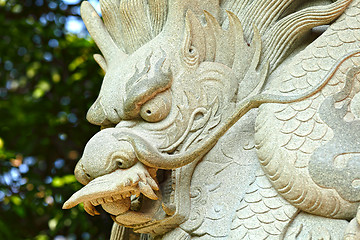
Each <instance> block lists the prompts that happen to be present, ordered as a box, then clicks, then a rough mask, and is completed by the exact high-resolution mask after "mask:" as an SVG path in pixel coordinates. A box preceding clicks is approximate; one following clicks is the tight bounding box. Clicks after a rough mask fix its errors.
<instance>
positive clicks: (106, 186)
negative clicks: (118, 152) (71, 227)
mask: <svg viewBox="0 0 360 240" xmlns="http://www.w3.org/2000/svg"><path fill="white" fill-rule="evenodd" d="M157 190H159V186H158V184H157V183H156V181H155V180H154V179H153V178H152V177H151V176H150V174H149V173H148V171H147V169H146V168H145V166H144V165H142V163H140V162H138V163H136V164H135V165H134V166H132V167H131V168H129V169H118V170H116V171H114V172H112V173H109V174H106V175H103V176H101V177H98V178H95V179H94V180H92V181H90V182H89V183H88V184H87V185H86V186H84V187H83V188H81V189H80V190H79V191H77V192H75V193H74V194H73V195H72V196H71V197H70V198H69V199H68V200H67V201H66V202H65V203H64V205H63V209H69V208H72V207H75V206H76V205H77V204H79V203H82V202H83V203H87V205H89V204H91V205H93V206H96V205H100V204H104V203H111V202H114V201H119V200H123V199H126V198H130V197H131V196H132V195H135V196H139V195H140V193H142V194H143V195H145V196H146V197H148V198H150V199H152V200H157V199H158V196H157V195H156V193H155V192H154V191H157Z"/></svg>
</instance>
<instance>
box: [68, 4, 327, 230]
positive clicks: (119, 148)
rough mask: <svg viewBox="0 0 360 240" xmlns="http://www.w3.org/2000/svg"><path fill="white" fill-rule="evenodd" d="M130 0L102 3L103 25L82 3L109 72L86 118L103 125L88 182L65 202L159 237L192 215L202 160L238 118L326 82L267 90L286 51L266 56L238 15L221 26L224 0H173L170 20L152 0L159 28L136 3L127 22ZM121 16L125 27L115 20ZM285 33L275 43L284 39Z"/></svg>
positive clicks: (83, 166) (79, 171) (84, 173)
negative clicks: (293, 90)
mask: <svg viewBox="0 0 360 240" xmlns="http://www.w3.org/2000/svg"><path fill="white" fill-rule="evenodd" d="M131 2H137V1H115V0H114V1H113V0H103V1H101V4H102V11H103V19H104V23H105V24H104V23H103V22H102V21H101V19H100V18H99V16H98V15H97V13H96V12H95V10H94V9H93V8H92V7H91V5H90V4H89V3H88V2H84V3H83V4H82V7H81V13H82V17H83V19H84V22H85V24H86V26H87V28H88V30H89V32H90V34H91V35H92V37H93V38H94V40H95V42H96V44H97V45H98V46H99V48H100V50H101V52H102V54H103V56H101V55H98V54H97V55H95V60H96V61H97V62H98V63H99V65H100V66H101V67H102V69H103V70H104V71H105V78H104V81H103V84H102V87H101V90H100V94H99V96H98V98H97V100H96V101H95V103H94V104H93V105H92V107H91V108H90V110H89V112H88V114H87V119H88V121H89V122H91V123H93V124H97V125H100V126H102V127H103V128H106V129H104V130H102V131H100V132H98V133H97V134H95V135H94V136H93V137H92V138H91V139H90V141H89V142H88V143H87V145H86V147H85V150H84V153H83V156H82V158H81V159H80V161H79V162H78V164H77V166H76V169H75V176H76V178H77V179H78V181H79V182H81V183H82V184H84V185H85V187H83V188H82V189H80V190H79V191H78V192H76V193H75V194H74V195H73V196H72V197H71V198H70V199H69V200H68V201H67V202H66V203H65V204H64V208H71V207H73V206H75V205H77V204H79V203H81V202H83V203H84V207H85V210H86V211H87V212H88V213H89V214H91V215H94V214H97V211H96V209H95V208H94V206H96V205H102V207H103V208H104V209H105V210H106V211H107V212H109V213H110V214H111V215H112V216H113V219H114V221H116V222H117V223H119V224H121V225H124V226H127V227H131V228H135V230H136V231H138V232H143V233H156V234H160V233H163V232H166V231H167V230H168V229H172V228H174V226H176V225H178V224H180V223H181V222H182V221H184V220H185V219H186V217H187V215H188V214H189V211H190V209H189V207H188V206H189V201H190V197H189V186H190V181H191V175H192V172H193V169H194V167H195V166H196V163H197V162H198V161H199V160H201V159H202V157H203V156H204V155H205V154H206V153H207V152H208V151H209V150H210V149H211V148H212V147H213V146H214V145H215V144H216V142H217V140H218V139H219V138H220V137H221V136H222V135H223V134H224V133H225V132H226V131H227V130H228V129H229V128H230V127H231V126H232V125H233V124H234V123H236V121H237V120H238V119H239V118H240V117H241V116H243V115H244V114H245V113H246V112H247V111H249V110H250V109H252V108H254V107H257V106H258V105H259V104H261V103H263V102H291V101H296V100H298V99H302V98H304V97H307V96H309V95H311V94H313V93H314V92H316V91H317V90H318V89H319V88H320V87H321V86H323V85H321V84H323V83H321V84H319V85H318V86H316V87H315V88H314V89H312V90H311V91H309V92H307V93H305V94H303V95H301V96H292V97H289V98H283V97H281V96H274V95H269V94H261V93H260V92H261V91H262V90H263V87H264V83H265V79H266V77H267V74H268V71H269V66H270V70H271V69H273V68H274V67H275V65H276V63H277V62H278V59H279V58H281V57H282V56H283V54H282V53H276V54H277V55H276V56H275V55H270V57H272V58H273V59H275V60H271V61H267V60H266V59H270V57H268V58H263V57H262V56H261V53H262V52H264V50H263V49H262V44H261V43H262V41H261V37H260V33H261V31H262V30H261V29H260V30H258V29H257V28H256V27H253V28H252V31H251V32H252V35H251V39H252V40H251V41H248V42H247V41H245V37H244V32H243V28H242V26H241V24H240V20H239V19H238V17H237V16H236V15H235V14H233V13H232V12H227V17H226V20H224V19H223V20H222V21H223V26H226V27H225V28H224V27H223V26H221V25H220V23H219V22H221V21H220V19H221V18H220V17H218V16H217V13H218V11H219V8H220V6H219V1H208V2H207V1H190V0H186V1H185V0H184V1H175V0H174V1H169V6H168V11H167V12H168V16H167V18H166V17H164V16H163V15H164V14H163V13H162V12H161V11H160V12H159V9H167V7H164V6H158V7H154V6H153V5H151V4H150V5H149V8H150V10H149V9H148V11H150V13H151V12H155V13H156V14H153V15H154V16H160V17H159V19H163V21H160V20H159V21H155V20H156V19H155V20H154V19H153V20H154V21H153V22H157V24H154V25H153V26H142V25H141V24H140V23H143V22H142V21H141V20H144V19H142V18H141V7H142V5H141V4H140V5H136V4H135V5H136V8H137V10H139V9H140V10H139V11H137V12H140V14H138V15H136V16H132V17H133V20H134V21H135V22H136V24H140V25H136V24H135V25H136V26H132V27H133V28H127V27H128V26H126V21H125V20H126V18H127V17H129V16H127V14H130V13H131V11H125V10H126V8H129V7H131V4H130V3H131ZM149 2H151V3H154V4H155V3H157V4H160V5H161V4H165V3H167V1H149ZM119 4H120V5H121V4H125V5H126V4H128V5H126V7H124V6H122V8H121V7H120V6H119ZM152 7H153V11H152ZM119 9H120V10H121V11H122V10H123V12H122V13H121V11H119ZM124 9H125V10H124ZM154 9H155V10H154ZM189 9H191V10H189ZM204 9H209V11H211V13H210V12H208V11H203V10H204ZM200 10H201V11H200ZM156 11H157V12H156ZM145 15H146V14H145ZM151 16H152V15H151V14H150V16H146V19H152V17H151ZM161 16H162V17H161ZM215 16H217V17H215ZM121 18H124V19H125V20H124V19H122V20H124V22H125V23H123V24H122V25H120V26H118V25H117V23H118V22H119V20H121ZM164 19H165V20H166V21H165V20H164ZM305 20H306V19H305ZM305 20H303V21H305ZM144 21H145V20H144ZM146 22H148V20H146V21H145V23H146ZM150 22H151V21H150ZM159 22H160V23H159ZM145 23H144V24H145ZM159 25H161V26H162V27H158V26H159ZM156 26H157V27H156ZM299 26H300V25H299ZM147 27H150V28H152V29H160V30H158V35H156V36H155V35H154V34H153V35H151V34H150V35H151V36H150V35H149V34H148V33H147V32H146V31H145V33H144V31H140V30H141V29H144V28H145V29H146V28H147ZM282 27H284V28H285V27H287V26H286V24H285V26H282ZM301 27H302V26H301ZM301 27H299V28H301ZM131 29H135V30H139V29H140V30H139V34H138V35H139V36H140V37H138V38H137V39H135V40H129V39H134V38H135V37H133V38H126V37H122V38H120V37H119V35H121V34H124V32H125V33H127V35H126V34H125V35H126V36H129V35H136V34H137V32H136V31H135V30H134V31H135V33H132V32H131ZM161 30H162V31H161ZM280 30H281V29H280ZM155 32H156V31H155ZM299 32H301V31H299ZM264 34H265V33H264ZM138 35H136V36H138ZM299 35H300V34H298V35H297V37H299ZM281 37H282V36H279V39H278V40H276V39H277V38H276V39H275V40H274V41H279V42H280V41H281V42H284V39H282V38H281ZM144 39H145V40H144ZM294 39H296V38H294ZM294 39H292V38H291V39H285V43H286V44H288V43H289V41H290V42H291V41H295V40H294ZM286 41H287V42H286ZM124 42H125V43H127V44H124ZM285 43H284V44H285ZM125 52H126V53H125ZM265 54H266V52H265ZM269 63H270V64H269Z"/></svg>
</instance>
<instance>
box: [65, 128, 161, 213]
mask: <svg viewBox="0 0 360 240" xmlns="http://www.w3.org/2000/svg"><path fill="white" fill-rule="evenodd" d="M117 133H118V129H114V128H109V129H105V130H103V131H100V132H98V133H97V134H95V135H94V136H93V137H92V138H91V139H90V141H89V142H88V143H87V145H86V147H85V150H84V154H83V156H82V158H81V159H80V161H79V162H78V164H77V166H76V168H75V177H76V179H77V180H78V181H79V182H81V183H82V184H84V185H85V187H83V188H82V189H80V190H79V191H77V192H76V193H74V194H73V196H72V197H71V198H70V199H69V200H68V201H66V202H65V204H64V206H63V208H65V209H68V208H72V207H74V206H75V205H77V204H79V203H84V208H85V210H86V211H87V212H88V213H89V214H90V215H96V214H98V212H97V211H96V209H95V207H94V206H97V205H102V207H103V208H104V209H105V210H106V211H108V212H109V213H111V214H112V215H114V216H118V215H120V214H127V215H129V214H132V213H131V212H132V211H131V198H132V199H133V200H134V199H136V198H138V197H139V196H140V194H143V195H144V196H145V197H147V198H148V199H151V200H157V199H158V196H157V191H158V190H159V187H158V184H157V182H156V181H155V179H156V175H155V174H156V171H155V170H154V169H151V168H149V167H146V166H144V165H143V164H142V163H141V162H139V161H137V158H136V155H135V152H134V150H133V148H132V146H131V145H130V144H129V143H127V142H125V141H123V140H121V139H118V138H117V137H116V136H117ZM138 212H139V211H137V213H138ZM143 215H146V214H145V213H143ZM146 220H148V219H146Z"/></svg>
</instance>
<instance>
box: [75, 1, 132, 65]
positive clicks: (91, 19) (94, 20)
mask: <svg viewBox="0 0 360 240" xmlns="http://www.w3.org/2000/svg"><path fill="white" fill-rule="evenodd" d="M80 12H81V17H82V19H83V20H84V23H85V26H86V28H87V30H88V31H89V33H90V35H91V37H92V38H93V39H94V41H95V43H96V45H97V46H98V47H99V49H100V51H101V53H102V54H103V55H104V58H105V60H106V62H107V63H109V61H110V60H111V59H114V58H115V57H116V59H125V58H126V57H127V54H125V53H124V52H123V51H121V50H120V49H119V48H118V46H117V45H116V44H115V42H114V40H113V39H112V37H111V36H110V34H109V32H108V31H107V30H106V27H105V25H104V23H103V22H102V20H101V19H100V17H99V15H98V14H97V13H96V11H95V9H94V8H93V6H92V5H91V4H90V3H89V2H87V1H84V2H83V3H82V4H81V8H80Z"/></svg>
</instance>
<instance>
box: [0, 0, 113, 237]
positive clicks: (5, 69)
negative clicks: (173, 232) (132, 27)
mask: <svg viewBox="0 0 360 240" xmlns="http://www.w3.org/2000/svg"><path fill="white" fill-rule="evenodd" d="M94 1H95V2H96V0H94ZM94 1H92V2H94ZM79 9H80V0H0V239H2V240H7V239H11V240H17V239H36V240H47V239H56V240H63V239H71V240H74V239H109V235H110V229H111V225H112V220H111V219H110V217H109V216H108V215H107V214H106V213H104V212H103V211H102V214H101V215H100V216H96V217H91V216H89V215H88V214H86V213H85V212H84V210H83V208H82V206H77V207H75V208H73V209H71V210H62V209H61V207H62V204H63V203H64V202H65V201H66V200H67V199H68V198H69V197H70V196H71V194H73V193H74V192H75V191H76V190H78V189H79V188H80V187H81V185H80V184H79V183H78V182H76V179H75V178H74V176H73V169H74V167H75V164H76V162H77V160H78V159H79V157H80V156H81V154H82V150H83V148H84V146H85V144H86V142H87V141H88V140H89V139H90V138H91V136H92V135H93V134H95V133H96V132H97V131H98V130H99V127H97V126H93V125H91V124H90V123H88V122H87V121H86V119H85V115H86V111H87V109H88V108H89V107H90V105H91V104H92V103H93V102H94V100H95V98H96V96H97V94H98V91H99V89H100V85H101V81H102V78H103V72H102V71H101V69H100V67H98V66H97V64H96V63H95V61H94V60H93V58H92V54H94V53H98V49H97V48H96V46H95V45H94V43H93V42H92V40H91V39H90V37H89V36H88V35H87V33H86V30H85V29H84V28H83V26H82V22H81V19H80V17H79V12H80V10H79ZM71 32H74V33H71ZM98 210H101V209H98Z"/></svg>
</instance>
